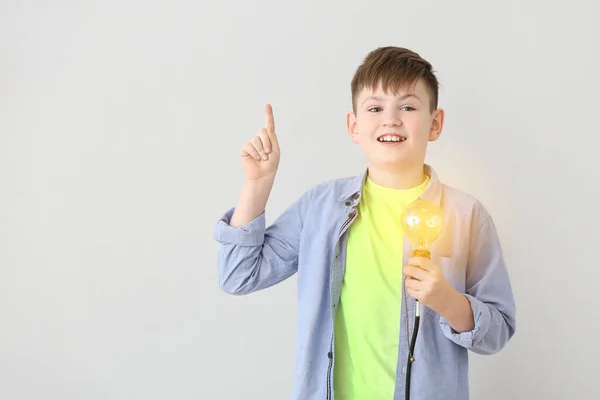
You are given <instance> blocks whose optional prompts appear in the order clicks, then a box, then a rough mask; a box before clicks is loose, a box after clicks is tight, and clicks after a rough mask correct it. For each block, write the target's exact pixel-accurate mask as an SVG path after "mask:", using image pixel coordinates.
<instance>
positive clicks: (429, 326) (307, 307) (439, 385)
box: [214, 165, 516, 400]
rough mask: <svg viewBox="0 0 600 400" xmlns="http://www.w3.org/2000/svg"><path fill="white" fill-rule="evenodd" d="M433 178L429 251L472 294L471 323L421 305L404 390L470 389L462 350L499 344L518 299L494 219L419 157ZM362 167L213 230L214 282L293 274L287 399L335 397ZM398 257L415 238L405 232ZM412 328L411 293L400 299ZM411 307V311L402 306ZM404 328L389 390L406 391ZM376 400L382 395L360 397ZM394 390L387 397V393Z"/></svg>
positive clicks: (443, 396)
mask: <svg viewBox="0 0 600 400" xmlns="http://www.w3.org/2000/svg"><path fill="white" fill-rule="evenodd" d="M425 173H426V174H427V175H429V177H430V182H429V184H428V186H427V188H426V189H425V192H424V193H423V194H422V196H421V198H423V199H425V200H429V201H432V202H434V203H436V204H438V205H439V206H440V207H441V208H442V210H443V211H444V214H445V226H444V231H443V232H442V234H441V236H440V238H439V239H438V240H436V242H435V243H434V245H433V246H432V248H431V259H432V261H433V262H435V263H436V264H437V265H438V266H439V267H440V268H441V270H442V271H443V273H444V275H445V277H446V278H447V280H448V281H449V282H450V284H451V285H452V286H453V287H454V288H455V289H456V290H458V291H459V292H460V293H463V295H464V296H465V297H466V298H467V299H468V300H469V302H470V304H471V308H472V310H473V316H474V320H475V328H474V329H473V330H472V331H469V332H462V333H457V332H455V331H454V330H453V329H452V327H451V326H450V325H449V324H448V323H447V322H446V321H445V320H444V318H443V317H442V316H440V315H439V314H437V313H436V312H435V311H433V310H432V309H430V308H428V307H426V306H423V305H421V317H420V324H419V331H418V339H417V342H416V346H415V351H414V359H415V361H414V362H413V363H412V364H411V368H412V372H411V378H410V379H411V384H410V400H425V399H427V400H437V399H439V400H466V399H468V398H469V384H468V351H469V350H470V351H473V352H475V353H479V354H493V353H496V352H498V351H499V350H500V349H502V348H503V347H504V345H505V344H506V343H507V342H508V341H509V340H510V338H511V337H512V336H513V334H514V332H515V328H516V320H515V303H514V298H513V294H512V288H511V284H510V280H509V275H508V272H507V269H506V265H505V262H504V259H503V255H502V249H501V246H500V241H499V238H498V234H497V232H496V228H495V226H494V223H493V221H492V218H491V217H490V215H489V213H488V212H487V211H486V210H485V208H484V207H483V206H482V204H481V203H480V202H479V201H478V200H476V199H475V198H473V197H472V196H469V195H468V194H465V193H463V192H461V191H459V190H457V189H454V188H451V187H449V186H447V185H444V184H442V183H441V182H440V180H439V179H438V177H437V175H436V173H435V171H434V170H433V168H431V167H430V166H428V165H425ZM366 175H367V171H364V172H363V173H362V174H361V175H359V176H355V177H351V178H342V179H336V180H332V181H328V182H325V183H322V184H319V185H317V186H315V187H313V188H311V189H310V190H308V191H307V192H305V193H304V194H303V195H302V196H301V197H300V198H299V199H298V200H297V201H296V202H294V203H293V204H292V205H291V206H290V207H289V208H287V210H285V211H284V212H283V214H281V215H280V216H279V217H278V218H277V219H276V220H275V221H274V222H273V223H272V224H271V225H270V226H268V227H266V223H265V215H264V213H263V214H261V215H260V216H258V217H257V218H256V219H254V220H252V221H250V222H249V223H248V224H246V225H245V226H242V227H231V226H230V225H229V224H228V223H229V220H230V219H231V217H232V215H233V212H234V209H230V210H228V211H227V212H226V213H225V214H224V215H223V216H222V217H221V219H220V220H219V221H218V223H217V226H216V227H215V230H214V237H215V239H216V240H218V241H219V242H220V243H221V246H220V248H219V254H218V270H219V284H220V287H221V289H222V290H223V291H225V292H227V293H231V294H237V295H242V294H247V293H251V292H253V291H257V290H262V289H265V288H268V287H270V286H272V285H275V284H277V283H278V282H281V281H283V280H284V279H286V278H288V277H290V276H291V275H293V274H297V279H298V294H297V296H298V321H297V335H296V337H297V343H296V359H295V375H294V388H293V392H292V396H291V397H292V399H293V400H312V399H318V400H325V399H334V398H335V393H333V368H334V365H335V354H334V353H335V352H334V348H335V346H334V343H335V342H334V341H335V337H334V321H335V314H336V309H337V307H338V304H339V300H340V292H341V288H342V281H343V279H344V268H345V258H346V243H347V239H348V230H349V229H350V228H351V226H352V222H353V221H354V220H356V217H357V215H358V211H357V210H358V207H357V206H358V204H359V202H360V199H361V190H362V185H363V184H364V181H365V178H366ZM403 245H404V260H400V261H399V262H403V261H404V262H405V261H406V260H408V259H409V256H410V249H411V247H412V246H411V244H410V243H409V242H408V240H407V239H405V242H404V244H403ZM401 313H402V315H401V319H400V321H402V323H403V324H404V323H405V321H406V318H408V321H409V326H410V328H411V330H412V327H413V325H414V321H415V318H414V316H415V300H414V299H413V298H411V297H410V296H408V302H407V304H403V305H402V307H401ZM407 313H408V315H407ZM409 339H410V338H409V337H407V329H406V327H404V326H402V327H401V329H400V336H399V344H400V345H399V348H398V363H397V368H396V387H395V394H394V400H401V399H405V381H406V379H405V378H406V371H407V368H406V367H407V360H408V351H409V346H408V343H409ZM365 400H379V399H365ZM389 400H392V399H389Z"/></svg>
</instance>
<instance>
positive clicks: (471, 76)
mask: <svg viewBox="0 0 600 400" xmlns="http://www.w3.org/2000/svg"><path fill="white" fill-rule="evenodd" d="M598 11H599V10H598V5H597V4H594V3H593V2H592V1H583V0H573V1H569V2H567V3H564V2H555V3H553V2H546V1H541V0H538V1H512V2H500V3H498V4H496V3H490V2H478V1H464V0H463V1H453V2H441V1H438V2H434V1H413V2H406V1H378V2H367V1H343V2H342V1H337V2H318V1H314V0H307V1H302V2H289V1H285V2H283V1H274V0H262V1H254V2H242V1H237V2H236V1H233V0H228V1H219V2H214V1H213V2H206V1H203V2H197V1H196V2H193V1H169V2H166V1H163V2H160V1H143V2H142V1H135V0H120V1H97V2H91V1H69V0H56V1H53V2H43V1H16V0H14V1H8V0H2V1H0V326H1V328H0V398H1V399H7V400H31V399H45V400H49V399H61V400H62V399H65V400H66V399H89V400H96V399H111V400H112V399H119V400H120V399H123V400H125V399H127V400H132V399H144V400H157V399H178V400H185V399H283V398H287V397H288V396H289V393H290V389H291V384H292V372H293V371H292V368H293V356H294V355H293V348H294V339H295V338H294V332H295V325H294V324H295V307H296V302H295V278H290V279H289V280H288V281H285V282H284V283H282V284H280V285H279V286H276V287H274V288H271V289H270V290H267V291H264V292H260V293H256V294H254V295H251V296H246V297H233V296H228V295H226V294H223V293H221V292H220V291H219V289H218V282H217V272H216V254H217V243H216V242H215V241H213V239H212V229H213V227H214V225H215V223H216V221H217V219H218V218H219V217H220V215H221V213H222V212H223V211H225V210H226V209H227V208H229V207H230V206H233V205H234V204H235V202H236V201H237V196H238V193H239V190H240V185H241V183H242V170H241V168H240V165H239V160H238V150H239V148H240V147H241V145H242V144H243V143H244V142H245V141H246V140H247V139H249V138H250V137H251V136H252V135H254V133H255V132H256V130H257V129H258V128H260V127H261V126H262V124H263V106H264V103H266V102H269V103H271V104H273V107H274V112H275V119H276V123H277V128H278V135H279V140H280V143H281V146H282V161H281V165H280V171H279V175H278V178H277V181H276V184H275V187H274V190H273V193H272V196H271V200H270V203H269V205H268V209H267V215H268V220H269V221H272V220H273V219H274V218H275V217H276V216H277V215H278V214H279V213H280V212H282V211H283V210H284V209H285V208H286V207H287V206H288V205H289V204H290V203H291V202H292V201H293V200H295V199H296V198H297V196H299V195H300V194H301V193H302V192H303V191H304V190H306V189H308V188H309V187H310V186H312V185H314V184H317V183H320V182H321V181H323V180H327V179H331V178H335V177H341V176H347V175H353V174H356V173H358V172H360V171H361V170H362V168H363V166H364V160H363V157H362V154H361V153H360V150H359V149H358V147H355V146H354V145H353V144H351V142H350V140H349V139H348V137H347V136H346V130H345V112H346V111H348V110H349V109H350V92H349V83H350V79H351V77H352V74H353V72H354V69H355V68H356V67H357V65H358V64H359V63H360V62H361V60H362V58H363V57H364V56H365V55H366V54H367V53H368V52H369V51H370V50H372V49H374V48H375V47H378V46H382V45H399V46H406V47H410V48H412V49H414V50H416V51H418V52H419V53H420V54H421V55H422V56H424V57H425V58H427V59H428V60H430V61H431V62H432V63H433V64H434V66H435V69H436V70H437V71H438V77H439V79H440V81H441V84H442V87H441V106H442V107H444V108H445V109H446V112H447V119H446V127H445V130H444V133H443V136H442V138H441V139H440V140H439V141H438V142H436V143H434V144H433V145H432V147H431V148H430V153H429V156H428V160H427V161H428V162H429V163H430V164H432V165H433V166H434V167H435V168H436V170H437V171H438V173H439V175H440V177H441V178H442V179H443V180H444V181H445V182H446V183H448V184H450V185H453V186H456V187H458V188H460V189H463V190H465V191H468V192H470V193H471V194H473V195H475V196H476V197H478V198H479V199H480V200H481V201H482V202H483V203H484V204H485V205H486V207H487V208H488V209H489V210H490V212H491V213H492V215H493V217H494V219H495V221H496V224H497V227H498V229H499V233H500V235H501V238H502V240H503V243H504V248H505V255H506V260H507V262H508V265H509V268H510V274H511V278H512V280H513V285H514V290H515V296H516V300H517V303H518V321H519V330H518V333H517V335H516V336H515V337H514V340H513V341H512V342H511V343H510V344H509V345H508V346H507V347H506V349H505V350H504V351H503V352H501V353H500V354H498V355H495V356H491V357H482V356H475V355H473V356H472V358H471V387H472V398H473V399H486V400H495V399H498V400H499V399H509V398H510V399H534V398H535V399H538V398H539V399H566V398H569V399H592V398H600V390H599V389H598V383H597V379H596V378H595V375H596V369H595V368H596V364H597V360H598V353H599V352H598V350H597V345H598V343H597V340H598V337H600V322H599V319H598V317H597V316H598V306H599V303H600V302H599V300H598V295H597V293H596V290H597V289H596V288H597V287H598V284H597V282H598V280H599V279H600V275H599V272H598V259H597V255H596V251H597V248H598V229H597V226H598V224H599V223H600V218H599V212H598V208H597V207H598V205H597V204H598V197H599V196H598V192H599V190H598V182H600V167H599V166H598V162H597V156H598V145H599V139H598V116H597V115H598V114H597V112H598V99H597V93H598V92H599V89H600V82H599V78H598V70H599V69H600V62H599V61H598V48H599V44H598V38H599V37H600V35H599V32H598V28H597V25H596V26H593V23H594V22H595V21H594V20H593V18H594V16H595V15H598ZM311 158H312V159H314V161H309V159H311Z"/></svg>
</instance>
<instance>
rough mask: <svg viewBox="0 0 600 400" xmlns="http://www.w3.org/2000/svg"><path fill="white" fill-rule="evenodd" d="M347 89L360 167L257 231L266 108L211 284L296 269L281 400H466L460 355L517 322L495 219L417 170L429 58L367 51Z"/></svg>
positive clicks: (266, 187) (431, 89) (495, 346)
mask: <svg viewBox="0 0 600 400" xmlns="http://www.w3.org/2000/svg"><path fill="white" fill-rule="evenodd" d="M351 89H352V104H353V112H350V113H348V115H347V128H348V133H349V135H350V138H351V140H352V141H353V142H354V143H357V144H358V145H360V146H361V148H362V150H363V152H364V154H365V156H366V159H367V168H366V170H365V171H364V172H363V173H362V174H361V175H360V176H356V177H352V178H343V179H337V180H333V181H329V182H325V183H321V184H319V185H317V186H315V187H313V188H312V189H310V190H308V191H307V192H306V193H304V195H302V196H301V197H300V198H299V199H298V200H297V201H296V202H295V203H294V204H292V205H291V206H290V207H289V208H288V209H287V210H286V211H285V212H284V213H283V214H282V215H281V216H279V218H278V219H277V220H276V221H275V222H274V223H273V224H272V225H270V226H269V227H268V228H266V229H265V216H264V210H265V207H266V203H267V199H268V197H269V194H270V191H271V188H272V185H273V182H274V179H275V174H276V171H277V167H278V164H279V157H280V149H279V143H278V141H277V136H276V135H275V124H274V120H273V112H272V109H271V107H270V106H269V105H267V107H266V126H265V128H263V129H261V130H260V131H259V132H258V134H257V135H256V136H255V137H254V138H253V139H251V140H250V141H249V142H248V143H246V144H245V145H244V146H243V148H242V150H241V159H242V164H243V168H244V171H245V175H246V179H245V183H244V185H243V188H242V192H241V196H240V199H239V202H238V204H237V206H236V207H235V208H233V209H230V210H229V211H228V212H227V213H226V214H225V215H224V216H223V217H222V218H221V220H220V221H219V222H218V223H217V226H216V228H215V239H216V240H218V241H219V242H220V243H221V244H222V245H221V247H220V250H219V257H218V266H219V278H220V287H221V289H222V290H223V291H225V292H227V293H232V294H246V293H250V292H253V291H256V290H261V289H264V288H267V287H270V286H272V285H275V284H277V283H278V282H281V281H282V280H284V279H286V278H288V277H289V276H291V275H292V274H294V273H297V274H298V276H297V278H298V324H297V345H296V362H295V371H296V373H295V385H294V390H293V396H292V397H293V399H298V400H308V399H333V398H334V395H335V399H337V400H346V399H352V400H356V399H360V400H379V399H382V400H392V399H405V398H407V397H410V399H411V400H420V399H443V400H453V399H456V400H459V399H460V400H464V399H468V398H469V391H468V358H467V357H468V354H467V353H468V350H471V351H473V352H476V353H480V354H492V353H496V352H498V351H499V350H500V349H502V348H503V346H504V345H505V344H506V343H507V342H508V341H509V339H510V338H511V337H512V336H513V334H514V332H515V326H516V325H515V304H514V300H513V295H512V289H511V285H510V281H509V276H508V273H507V270H506V266H505V264H504V260H503V256H502V251H501V247H500V243H499V239H498V235H497V233H496V230H495V227H494V224H493V222H492V219H491V218H490V215H489V214H488V213H487V211H486V210H485V209H484V207H483V206H482V205H481V204H480V203H479V202H478V201H477V200H476V199H474V198H473V197H471V196H469V195H467V194H465V193H462V192H460V191H458V190H456V189H453V188H451V187H448V186H446V185H444V184H442V183H441V182H440V181H439V179H438V177H437V175H436V173H435V171H434V170H433V168H431V167H430V166H429V165H427V164H425V153H426V150H427V145H428V142H432V141H435V140H437V139H438V138H439V136H440V134H441V132H442V126H443V122H444V111H443V110H442V109H439V108H438V106H437V102H438V82H437V78H436V77H435V75H434V73H433V71H432V67H431V65H430V63H429V62H427V61H425V60H423V59H422V58H421V57H420V56H419V55H418V54H416V53H414V52H412V51H410V50H408V49H404V48H397V47H383V48H379V49H376V50H374V51H372V52H371V53H370V54H369V55H368V56H367V57H366V58H365V60H364V62H363V64H362V65H361V66H359V68H358V69H357V71H356V74H355V76H354V78H353V80H352V84H351ZM419 197H420V198H423V199H425V200H429V201H431V202H434V203H436V204H437V205H439V206H440V207H441V209H442V210H443V212H444V218H445V227H444V231H443V233H442V235H441V237H440V238H439V239H438V240H437V241H436V242H435V243H434V245H433V246H432V248H431V255H432V256H431V260H430V259H427V258H420V257H411V256H410V244H409V243H408V242H407V240H406V239H405V237H404V235H403V232H402V226H401V223H400V216H401V214H402V211H403V209H404V207H405V206H406V205H408V204H409V203H410V202H412V201H414V200H416V199H417V198H419ZM405 278H406V279H405ZM404 290H405V292H404ZM405 293H407V294H408V296H405ZM417 300H418V301H419V302H420V304H421V317H420V324H419V330H418V332H419V333H418V340H417V342H416V347H415V350H414V354H409V342H410V330H411V329H414V322H415V318H414V315H415V301H417ZM412 357H414V363H413V361H412V360H413V358H412ZM409 363H410V364H411V365H410V367H411V368H407V366H408V364H409ZM407 371H410V376H408V378H409V379H408V382H409V384H408V385H407ZM407 386H408V387H407ZM408 388H410V393H408V390H407V389H408Z"/></svg>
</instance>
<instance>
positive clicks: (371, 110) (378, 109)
mask: <svg viewBox="0 0 600 400" xmlns="http://www.w3.org/2000/svg"><path fill="white" fill-rule="evenodd" d="M369 111H370V112H380V111H381V107H371V108H369Z"/></svg>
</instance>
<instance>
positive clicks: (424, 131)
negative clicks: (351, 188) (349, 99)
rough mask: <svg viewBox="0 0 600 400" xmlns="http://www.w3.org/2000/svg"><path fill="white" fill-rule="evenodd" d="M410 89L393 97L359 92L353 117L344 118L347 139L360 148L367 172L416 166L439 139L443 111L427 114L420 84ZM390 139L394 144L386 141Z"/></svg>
mask: <svg viewBox="0 0 600 400" xmlns="http://www.w3.org/2000/svg"><path fill="white" fill-rule="evenodd" d="M410 89H411V90H409V91H406V90H401V91H400V92H399V93H397V94H395V95H394V94H393V91H389V92H388V93H387V94H386V93H384V91H383V90H382V89H381V88H380V87H379V88H377V89H376V90H373V91H372V90H368V89H363V91H362V92H361V93H360V94H359V96H358V98H357V101H356V113H355V114H354V113H349V114H348V117H347V123H348V132H349V134H350V137H351V139H352V141H353V142H354V143H357V144H359V145H360V146H361V147H362V149H363V152H364V153H365V156H366V158H367V161H368V164H369V167H370V168H377V169H387V170H397V171H401V170H405V169H409V168H411V167H415V166H419V165H421V164H423V163H424V161H425V152H426V150H427V143H428V142H429V141H435V140H437V138H438V137H439V136H440V134H441V131H442V125H443V120H444V111H443V110H441V109H438V110H434V111H433V112H431V111H430V106H429V94H428V91H427V88H426V86H425V84H424V83H423V82H422V81H418V82H417V84H416V85H414V87H413V88H410ZM386 136H387V137H386ZM390 138H391V140H394V141H387V140H390Z"/></svg>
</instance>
